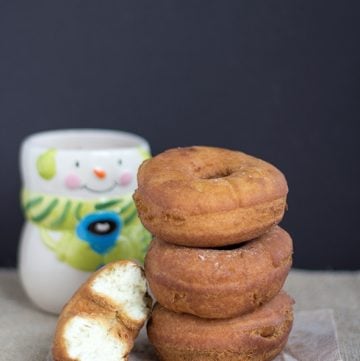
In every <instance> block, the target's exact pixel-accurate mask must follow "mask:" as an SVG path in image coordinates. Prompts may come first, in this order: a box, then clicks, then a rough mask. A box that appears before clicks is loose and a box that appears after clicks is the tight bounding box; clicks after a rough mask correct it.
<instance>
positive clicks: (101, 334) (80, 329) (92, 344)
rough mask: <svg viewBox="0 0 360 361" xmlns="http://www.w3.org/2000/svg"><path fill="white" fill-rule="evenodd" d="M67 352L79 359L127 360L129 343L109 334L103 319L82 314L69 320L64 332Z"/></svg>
mask: <svg viewBox="0 0 360 361" xmlns="http://www.w3.org/2000/svg"><path fill="white" fill-rule="evenodd" d="M64 339H65V343H66V346H67V354H68V355H69V357H70V358H71V359H73V360H78V361H99V360H106V361H125V359H126V358H125V356H126V353H127V345H126V343H125V342H124V341H123V340H121V339H120V338H116V337H114V336H113V335H111V334H109V332H108V329H107V328H106V327H105V325H104V324H102V323H101V321H98V320H96V319H91V318H85V317H81V316H75V317H73V318H72V319H70V320H69V322H68V323H67V325H66V328H65V332H64Z"/></svg>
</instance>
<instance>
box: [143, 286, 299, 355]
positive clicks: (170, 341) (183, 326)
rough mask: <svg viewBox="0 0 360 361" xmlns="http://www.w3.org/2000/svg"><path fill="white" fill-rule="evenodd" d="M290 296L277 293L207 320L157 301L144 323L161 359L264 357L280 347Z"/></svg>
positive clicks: (289, 317) (287, 329)
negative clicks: (237, 312) (241, 311)
mask: <svg viewBox="0 0 360 361" xmlns="http://www.w3.org/2000/svg"><path fill="white" fill-rule="evenodd" d="M292 304H293V300H292V299H291V298H290V297H289V296H288V295H286V294H285V293H280V294H279V295H277V296H276V297H275V298H273V299H272V300H271V301H270V302H268V303H266V304H264V305H263V306H262V307H260V308H258V309H256V311H254V312H252V313H247V314H246V315H243V316H240V317H237V318H231V319H225V320H209V319H203V318H199V317H196V316H193V315H188V314H179V313H175V312H171V311H169V310H167V309H166V308H164V307H162V306H161V305H160V304H159V303H157V304H156V305H155V307H154V309H153V311H152V317H151V319H150V321H149V322H148V325H147V331H148V337H149V340H150V342H151V343H152V344H153V345H154V347H155V350H156V352H157V354H158V356H159V359H160V360H161V361H187V360H192V361H205V360H206V361H211V360H216V361H222V360H224V361H240V360H241V361H242V360H246V361H266V360H272V359H273V358H274V357H275V356H276V355H277V354H278V353H280V352H281V350H282V349H283V348H284V346H285V344H286V341H287V338H288V335H289V333H290V330H291V326H292V320H293V314H292Z"/></svg>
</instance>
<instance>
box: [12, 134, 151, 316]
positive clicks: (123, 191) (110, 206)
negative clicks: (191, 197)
mask: <svg viewBox="0 0 360 361" xmlns="http://www.w3.org/2000/svg"><path fill="white" fill-rule="evenodd" d="M149 152H150V150H149V145H148V143H147V142H146V140H144V139H143V138H141V137H139V136H137V135H134V134H130V133H125V132H120V131H111V130H97V129H74V130H55V131H49V132H43V133H38V134H34V135H31V136H30V137H28V138H27V139H25V140H24V142H23V144H22V147H21V152H20V153H21V175H22V181H23V189H22V206H23V210H24V214H25V216H26V220H27V221H26V224H25V226H24V229H23V232H22V235H21V241H20V247H19V265H18V266H19V271H20V278H21V281H22V284H23V287H24V289H25V291H26V293H27V294H28V296H29V297H30V299H31V300H32V301H33V302H34V303H35V304H36V305H37V306H38V307H40V308H41V309H43V310H46V311H49V312H53V313H59V312H60V310H61V308H62V307H63V305H64V304H65V303H66V301H67V300H68V299H69V298H70V297H71V295H72V294H73V293H74V291H75V290H76V289H77V288H78V287H79V285H80V284H81V283H82V282H84V280H85V279H87V277H88V276H89V274H90V273H91V272H93V271H95V270H96V269H98V268H99V267H101V266H102V265H103V264H105V263H108V262H111V261H113V260H117V259H135V260H138V261H140V262H142V261H143V259H144V256H145V252H146V250H147V247H148V244H149V242H150V238H151V237H150V234H149V233H148V232H147V231H146V230H145V229H144V228H143V226H142V224H141V223H140V220H139V218H138V216H137V212H136V208H135V205H134V202H133V200H132V193H133V191H134V190H135V188H136V186H137V183H136V174H137V169H138V167H139V165H140V164H141V163H142V161H143V160H144V159H146V158H148V157H149V156H150V153H149Z"/></svg>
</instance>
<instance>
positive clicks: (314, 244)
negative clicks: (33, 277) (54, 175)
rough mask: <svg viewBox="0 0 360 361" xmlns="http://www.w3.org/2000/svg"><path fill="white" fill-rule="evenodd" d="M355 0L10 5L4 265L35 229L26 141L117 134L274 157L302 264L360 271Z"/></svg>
mask: <svg viewBox="0 0 360 361" xmlns="http://www.w3.org/2000/svg"><path fill="white" fill-rule="evenodd" d="M357 4H358V1H357V0H353V1H342V2H338V1H332V0H331V1H318V0H314V1H288V0H281V1H251V2H243V1H238V0H236V1H235V0H234V1H209V0H207V1H205V0H203V1H174V0H162V1H143V0H141V1H132V0H131V1H126V0H125V1H124V0H122V1H118V0H116V1H115V0H114V1H110V0H109V1H98V2H96V1H92V0H91V1H90V0H87V1H85V0H84V1H76V0H73V1H57V2H55V1H47V0H46V1H45V0H44V1H41V2H37V1H26V0H23V1H20V0H11V1H10V0H8V1H2V0H0V124H1V140H0V154H1V186H0V196H1V201H0V212H1V214H0V216H1V240H0V244H1V253H0V265H1V266H13V265H15V262H16V248H17V242H18V237H19V232H20V228H21V224H22V222H23V219H22V215H21V212H20V209H19V206H18V191H19V187H20V181H19V175H18V160H17V157H18V147H19V144H20V141H21V139H22V138H23V137H24V136H26V135H28V134H30V133H32V132H36V131H40V130H45V129H54V128H66V127H105V128H115V129H122V130H127V131H132V132H136V133H139V134H141V135H143V136H144V137H145V138H147V139H148V140H149V141H150V143H151V145H152V150H153V153H154V154H155V153H158V152H160V151H162V150H164V149H166V148H169V147H174V146H184V145H192V144H204V145H216V146H223V147H228V148H234V149H240V150H243V151H246V152H248V153H252V154H254V155H256V156H259V157H262V158H264V159H266V160H268V161H270V162H273V163H274V164H276V165H277V166H278V167H279V168H281V169H282V170H283V172H284V173H285V174H286V175H287V178H288V182H289V186H290V194H289V211H288V212H287V214H286V217H285V220H284V222H283V223H282V224H283V226H284V227H285V228H286V229H287V230H288V231H289V232H290V233H291V234H292V235H293V238H294V241H295V262H294V263H295V266H297V267H305V268H314V269H321V268H325V269H326V268H336V269H355V268H360V267H359V266H360V252H359V250H360V247H359V242H360V237H359V232H358V229H359V223H360V219H359V202H360V192H359V179H360V167H359V160H358V159H359V158H358V154H359V151H360V149H359V148H360V146H359V140H358V136H359V126H358V123H359V120H360V102H359V94H360V91H359V90H360V89H359V88H360V85H359V84H360V83H359V81H360V48H359V35H360V21H359V10H360V9H359V6H358V5H357ZM34 257H36V255H34Z"/></svg>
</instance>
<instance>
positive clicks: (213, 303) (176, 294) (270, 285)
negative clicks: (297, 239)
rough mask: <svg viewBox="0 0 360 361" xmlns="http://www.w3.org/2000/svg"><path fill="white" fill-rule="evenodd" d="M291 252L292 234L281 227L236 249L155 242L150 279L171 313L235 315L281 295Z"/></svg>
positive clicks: (147, 271)
mask: <svg viewBox="0 0 360 361" xmlns="http://www.w3.org/2000/svg"><path fill="white" fill-rule="evenodd" d="M292 251H293V247H292V240H291V238H290V236H289V234H288V233H287V232H285V231H284V230H283V229H281V228H280V227H278V226H275V227H274V228H272V229H271V230H270V231H268V232H267V233H265V234H264V235H262V236H261V237H259V238H257V239H255V240H253V241H249V242H247V243H242V244H240V245H239V246H237V248H234V247H231V249H227V248H225V249H204V248H188V247H183V246H176V245H172V244H169V243H166V242H163V241H161V240H159V239H156V238H155V239H154V240H153V241H152V242H151V245H150V249H149V250H148V253H147V256H146V258H145V275H146V278H147V280H148V283H149V286H150V289H151V291H152V293H153V294H154V296H155V298H156V299H157V301H158V302H159V303H160V304H162V305H163V306H164V307H166V308H167V309H169V310H171V311H174V312H180V313H181V312H185V313H190V314H193V315H196V316H198V317H204V318H228V317H235V316H239V315H241V314H243V313H246V312H250V311H252V310H254V309H255V308H257V307H259V306H260V305H261V304H263V303H265V302H267V301H269V300H270V299H271V298H273V297H274V296H275V295H276V294H278V293H279V291H280V289H281V288H282V286H283V284H284V282H285V279H286V276H287V274H288V272H289V270H290V267H291V262H292Z"/></svg>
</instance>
